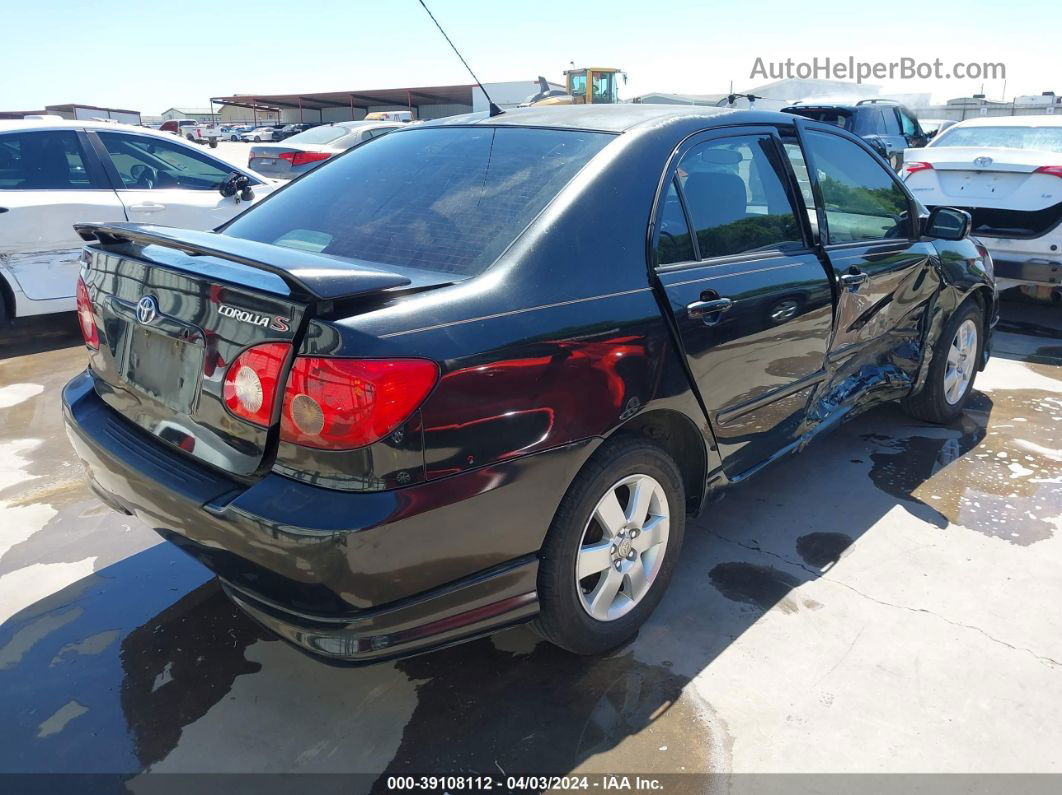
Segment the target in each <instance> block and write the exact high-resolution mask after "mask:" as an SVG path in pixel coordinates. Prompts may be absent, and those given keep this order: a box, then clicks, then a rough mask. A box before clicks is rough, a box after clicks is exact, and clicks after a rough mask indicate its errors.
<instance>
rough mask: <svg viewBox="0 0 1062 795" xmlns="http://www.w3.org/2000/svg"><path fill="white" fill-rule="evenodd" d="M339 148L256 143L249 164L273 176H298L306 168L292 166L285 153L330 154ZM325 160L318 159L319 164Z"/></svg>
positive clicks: (320, 145) (249, 156)
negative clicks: (285, 157)
mask: <svg viewBox="0 0 1062 795" xmlns="http://www.w3.org/2000/svg"><path fill="white" fill-rule="evenodd" d="M338 151H339V150H337V149H335V148H334V147H332V146H328V145H327V144H287V143H278V144H271V145H269V144H254V145H253V146H252V147H251V151H250V153H249V154H248V159H247V166H248V168H252V169H254V170H256V171H259V172H261V173H263V174H268V175H269V176H272V177H280V178H283V177H285V176H297V175H298V174H301V173H302V172H303V171H304V170H305V169H304V168H300V169H298V170H296V169H294V168H293V167H292V162H291V160H286V159H284V157H283V156H284V155H285V154H289V153H296V152H327V153H328V154H329V155H333V154H336V153H337V152H338ZM323 162H324V161H323V160H322V161H316V162H314V163H313V165H314V166H318V165H320V164H321V163H323Z"/></svg>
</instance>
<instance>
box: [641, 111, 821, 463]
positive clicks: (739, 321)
mask: <svg viewBox="0 0 1062 795" xmlns="http://www.w3.org/2000/svg"><path fill="white" fill-rule="evenodd" d="M798 190H799V189H798V187H797V184H796V180H795V179H794V178H793V175H792V172H791V170H790V168H789V166H788V163H787V161H786V158H785V155H784V153H783V149H782V145H781V141H780V139H779V137H778V135H777V132H776V131H774V129H773V128H763V127H755V128H743V129H740V130H738V129H735V130H731V131H728V132H726V133H707V134H704V135H702V136H699V137H695V138H693V139H691V140H690V141H688V142H687V143H686V144H684V145H683V146H682V147H681V148H680V149H679V151H678V152H677V153H676V155H675V157H674V158H673V159H672V163H671V165H670V166H669V170H668V172H667V173H666V174H665V181H664V183H663V188H662V190H661V193H660V196H659V198H658V201H657V214H656V217H655V230H654V251H655V262H654V265H655V268H656V276H657V279H658V285H659V287H660V289H661V290H662V292H663V295H664V297H665V299H666V302H667V305H668V307H669V309H670V312H671V314H672V316H673V318H674V325H675V328H676V331H677V333H678V337H679V340H680V343H681V346H682V349H683V353H684V355H685V359H686V362H687V364H688V368H689V373H690V375H691V377H692V380H693V382H694V385H695V387H696V389H697V390H698V392H699V394H700V398H701V400H702V402H703V404H704V406H705V409H706V411H707V412H708V416H709V419H710V420H711V422H712V426H713V429H714V432H715V436H716V440H717V441H718V443H719V448H720V455H721V457H722V461H723V467H724V470H725V471H726V472H727V475H728V476H730V477H731V478H736V477H740V476H741V475H742V474H744V473H746V472H748V471H749V470H751V469H752V468H754V467H755V466H757V465H758V464H760V463H762V462H764V461H766V460H767V459H769V458H770V457H771V456H773V455H774V454H776V453H778V452H779V451H781V450H783V449H785V448H786V447H788V446H790V445H791V444H792V443H793V442H794V441H795V440H796V439H797V438H798V437H799V436H800V434H801V433H802V432H803V430H804V421H805V416H806V411H807V406H808V401H809V396H810V395H811V394H812V392H813V390H814V387H815V385H816V384H817V383H819V381H820V380H821V379H822V378H823V372H824V371H823V366H824V361H825V357H826V352H827V346H828V344H829V339H830V331H831V327H832V320H833V314H832V308H833V307H832V291H831V286H830V281H829V278H828V276H827V273H826V271H825V269H824V268H823V265H822V263H821V261H820V260H819V259H818V257H817V256H816V253H815V251H814V249H813V247H812V243H811V233H810V229H809V226H808V224H807V222H806V212H805V208H804V205H803V202H802V200H801V199H800V196H799V192H798ZM691 230H692V231H691Z"/></svg>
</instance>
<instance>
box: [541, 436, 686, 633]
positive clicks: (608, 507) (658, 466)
mask: <svg viewBox="0 0 1062 795" xmlns="http://www.w3.org/2000/svg"><path fill="white" fill-rule="evenodd" d="M685 505H686V501H685V494H684V492H683V487H682V478H681V476H680V475H679V472H678V469H677V468H676V466H675V463H674V462H673V461H672V460H671V458H670V457H669V456H668V455H667V453H665V452H664V451H663V450H662V449H660V448H659V447H657V446H656V445H655V444H653V443H652V442H650V441H648V440H646V439H642V438H639V437H631V438H623V439H617V440H615V441H613V442H610V443H608V444H607V445H606V446H605V447H603V448H602V449H601V450H599V451H598V452H597V453H595V455H594V458H593V459H591V461H590V462H589V463H587V465H586V466H585V467H584V468H583V470H582V471H581V472H580V473H579V474H578V475H577V476H576V478H575V480H573V481H572V484H571V486H570V487H569V489H568V493H567V494H566V495H565V496H564V499H563V501H562V502H561V506H560V508H559V509H558V510H557V515H556V517H555V518H554V520H553V524H552V525H551V526H550V529H549V533H548V534H547V536H546V542H545V544H544V545H543V547H542V553H541V557H542V561H541V564H540V566H539V575H538V596H539V603H540V609H541V612H540V614H539V617H538V619H536V628H537V630H538V631H539V633H540V634H541V635H543V636H544V637H545V638H546V639H547V640H549V641H550V642H552V643H554V644H556V645H557V646H560V647H561V648H564V649H567V650H568V651H572V652H575V653H576V654H599V653H601V652H603V651H607V650H608V649H611V648H614V647H615V646H618V645H619V644H621V643H623V642H624V641H625V640H627V639H628V638H630V637H631V636H632V635H634V633H635V632H637V631H638V628H639V627H640V626H641V625H642V624H643V623H644V622H645V620H646V619H647V618H648V617H649V615H650V614H651V613H652V612H653V609H654V608H655V607H656V605H657V603H659V601H660V599H661V597H662V596H663V593H664V590H665V589H666V588H667V584H668V582H669V580H670V579H671V575H672V573H673V572H674V569H675V565H676V564H677V562H678V550H679V549H680V548H681V546H682V537H683V533H684V530H685Z"/></svg>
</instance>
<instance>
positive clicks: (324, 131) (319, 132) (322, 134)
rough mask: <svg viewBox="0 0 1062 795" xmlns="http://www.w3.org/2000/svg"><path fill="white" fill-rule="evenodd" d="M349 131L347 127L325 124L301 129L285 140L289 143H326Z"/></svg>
mask: <svg viewBox="0 0 1062 795" xmlns="http://www.w3.org/2000/svg"><path fill="white" fill-rule="evenodd" d="M350 132H351V130H350V128H349V127H339V126H337V125H334V124H326V125H324V126H321V127H311V128H310V129H308V130H303V131H302V132H301V133H298V134H296V135H293V136H291V137H290V138H289V139H288V141H287V142H288V143H289V144H328V143H331V142H332V141H336V140H338V139H340V138H342V137H343V136H344V135H348V134H349V133H350Z"/></svg>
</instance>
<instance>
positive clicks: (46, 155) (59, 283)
mask: <svg viewBox="0 0 1062 795" xmlns="http://www.w3.org/2000/svg"><path fill="white" fill-rule="evenodd" d="M124 220H125V213H124V211H123V209H122V203H121V202H120V201H119V200H118V197H117V196H116V195H115V193H114V191H113V190H112V189H111V187H110V185H109V184H108V183H107V180H106V177H105V175H104V174H103V170H102V167H101V166H100V164H99V162H98V160H96V159H95V158H94V157H93V156H92V153H91V151H90V150H89V147H87V146H85V138H84V133H83V132H81V131H79V130H69V129H67V130H40V129H37V130H32V129H30V130H22V131H18V132H5V133H0V271H2V272H3V274H2V275H3V277H4V278H6V279H8V280H9V281H13V282H14V284H12V285H11V286H12V287H13V288H14V289H15V290H16V291H19V292H21V293H22V294H23V295H24V296H25V297H26V299H27V301H26V302H25V303H21V302H20V305H19V308H18V311H19V312H20V313H24V314H33V313H36V312H56V311H61V310H64V309H73V308H74V304H73V296H74V290H75V286H76V284H77V273H78V268H79V264H78V255H79V254H80V253H81V247H82V246H83V245H84V243H83V242H82V240H81V239H80V238H79V237H78V236H77V233H75V232H74V224H75V223H79V222H82V221H124ZM37 302H39V303H37ZM48 302H51V303H48ZM57 302H58V303H57Z"/></svg>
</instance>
